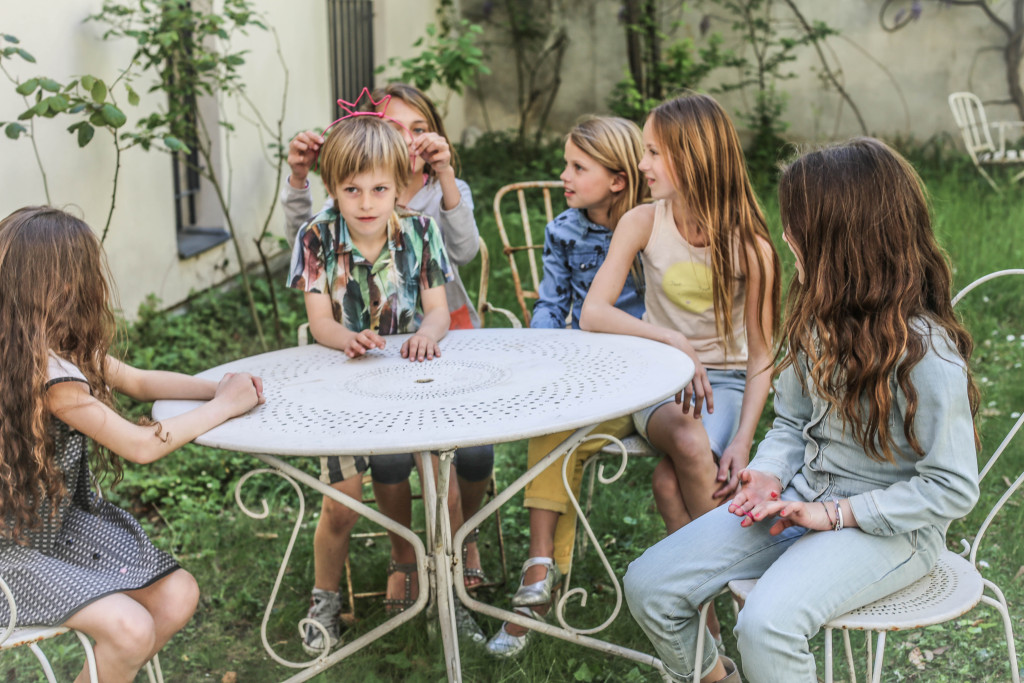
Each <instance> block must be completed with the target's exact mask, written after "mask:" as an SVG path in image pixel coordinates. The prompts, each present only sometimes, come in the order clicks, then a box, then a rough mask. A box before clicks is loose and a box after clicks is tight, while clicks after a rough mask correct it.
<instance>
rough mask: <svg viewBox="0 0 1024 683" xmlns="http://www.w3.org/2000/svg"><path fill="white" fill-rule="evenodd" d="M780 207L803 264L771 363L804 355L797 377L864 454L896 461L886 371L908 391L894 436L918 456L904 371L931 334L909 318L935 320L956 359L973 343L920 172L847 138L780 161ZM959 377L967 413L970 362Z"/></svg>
mask: <svg viewBox="0 0 1024 683" xmlns="http://www.w3.org/2000/svg"><path fill="white" fill-rule="evenodd" d="M779 208H780V211H781V214H782V224H783V226H784V227H785V234H786V239H787V240H789V242H790V244H791V245H792V247H793V249H794V251H795V252H796V253H797V254H799V255H800V261H801V263H802V265H803V270H804V276H803V282H800V281H799V279H798V278H794V281H793V283H792V285H791V286H790V289H789V294H788V297H787V304H786V321H785V323H784V325H783V328H784V333H785V336H786V338H787V346H786V348H785V357H784V358H783V361H782V363H781V364H780V366H779V369H782V368H784V367H786V366H788V365H792V364H794V360H795V359H796V358H797V357H806V358H807V368H808V371H809V378H801V379H802V381H803V382H804V386H805V388H806V387H807V384H806V383H807V380H808V379H809V380H810V382H811V384H812V385H813V389H814V390H815V391H816V392H817V393H818V394H819V395H821V396H822V397H824V398H825V399H826V400H827V401H828V402H829V403H830V404H831V405H832V406H833V407H834V408H835V410H836V411H837V413H838V415H839V416H840V417H841V418H842V420H843V421H844V423H845V424H846V425H847V426H848V427H850V428H851V430H852V434H853V436H854V438H855V439H856V441H857V442H858V443H859V444H860V445H861V446H862V447H863V448H864V450H865V452H866V453H867V455H868V456H869V457H871V458H872V459H874V460H877V461H887V462H895V456H894V445H895V442H894V439H893V435H892V434H891V433H890V425H889V416H890V415H891V414H892V411H893V410H894V408H895V407H896V397H895V387H894V385H893V378H895V381H896V384H897V385H898V386H899V389H900V390H901V391H902V392H903V393H904V395H905V396H906V397H907V409H906V415H905V419H904V421H903V433H904V436H905V437H906V439H907V442H908V443H909V444H910V447H911V448H912V449H913V450H914V452H915V453H916V454H917V455H919V456H921V455H923V454H924V452H923V450H922V449H921V445H920V443H919V442H918V440H917V437H916V435H915V433H914V417H915V415H916V412H917V405H918V402H917V391H916V390H915V388H914V386H913V383H912V382H911V381H910V372H911V370H912V369H913V368H914V366H915V365H916V364H917V363H918V362H919V361H920V360H921V358H923V357H924V355H925V353H926V352H927V350H928V349H927V346H928V344H929V343H930V342H929V335H928V333H927V331H922V330H921V329H920V327H919V324H921V323H923V324H925V325H928V326H937V327H939V328H940V329H942V330H943V331H944V332H945V333H946V334H947V335H948V337H949V339H950V342H951V343H952V344H953V346H954V347H955V348H956V350H957V352H958V353H959V355H960V357H961V358H962V359H963V361H964V364H965V366H966V365H967V361H968V360H969V359H970V356H971V351H972V350H973V346H974V345H973V342H972V341H971V337H970V335H969V334H968V333H967V330H965V329H964V327H963V326H962V325H961V324H960V322H959V321H958V320H957V318H956V316H955V315H954V313H953V306H952V303H951V294H950V291H951V286H952V273H951V271H950V267H949V264H948V262H947V260H946V255H945V253H944V252H943V251H942V249H941V248H940V247H939V245H938V243H937V242H936V241H935V234H934V233H933V231H932V224H931V219H930V217H929V212H928V200H927V196H926V194H925V190H924V185H923V184H922V182H921V178H920V177H919V176H918V175H917V172H916V171H915V170H914V168H913V167H912V166H911V165H910V163H909V162H907V160H906V159H904V158H903V157H901V156H900V155H899V154H898V153H897V152H895V151H893V150H892V149H890V148H889V147H888V146H886V145H885V144H884V143H882V142H879V141H878V140H874V139H872V138H855V139H853V140H850V141H849V142H846V143H844V144H840V145H835V146H832V147H826V148H824V149H820V150H817V151H813V152H810V153H808V154H805V155H804V156H802V157H800V158H798V159H797V160H796V161H794V162H792V163H790V164H789V165H788V166H786V167H784V168H783V170H782V177H781V180H780V182H779ZM912 321H917V323H914V322H912ZM781 352H782V349H781V348H780V353H781ZM837 368H840V369H841V372H837V371H836V369H837ZM967 387H968V389H967V390H968V397H969V400H970V406H971V414H972V415H976V414H977V410H978V402H979V393H978V389H977V386H976V385H975V383H974V380H973V378H972V377H971V375H970V370H969V368H968V375H967ZM865 407H866V414H865ZM975 442H976V444H977V442H978V434H977V430H975ZM978 445H979V446H980V444H978Z"/></svg>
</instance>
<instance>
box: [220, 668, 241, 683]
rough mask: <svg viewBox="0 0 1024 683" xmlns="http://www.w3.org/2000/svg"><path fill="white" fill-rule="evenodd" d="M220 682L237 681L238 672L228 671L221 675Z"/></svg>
mask: <svg viewBox="0 0 1024 683" xmlns="http://www.w3.org/2000/svg"><path fill="white" fill-rule="evenodd" d="M220 683H238V674H237V673H235V672H234V671H228V672H227V673H226V674H224V675H223V676H221V678H220Z"/></svg>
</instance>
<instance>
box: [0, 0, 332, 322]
mask: <svg viewBox="0 0 1024 683" xmlns="http://www.w3.org/2000/svg"><path fill="white" fill-rule="evenodd" d="M257 4H258V5H259V6H260V8H261V9H262V10H263V11H265V13H266V15H267V17H268V20H269V23H270V24H271V25H273V26H276V27H277V29H278V33H279V36H280V41H281V51H282V53H283V55H284V58H285V60H286V62H287V64H288V69H289V79H290V82H289V84H288V100H287V113H286V115H285V119H284V125H283V129H284V132H285V136H286V137H290V136H291V135H292V134H294V133H295V132H296V131H298V130H301V129H303V128H305V127H309V126H314V125H323V124H322V123H320V122H326V121H328V120H329V119H328V118H327V117H328V116H329V115H330V113H331V111H332V109H331V106H330V96H329V86H328V83H329V74H328V61H327V30H326V28H325V26H324V25H325V19H326V10H325V6H324V3H322V2H279V1H277V0H273V1H272V0H265V1H263V2H258V3H257ZM100 6H101V2H100V0H50V1H49V2H48V3H47V10H46V16H47V17H49V18H48V20H47V21H42V20H41V18H42V17H41V15H40V11H39V10H38V9H37V5H36V3H30V2H18V3H6V4H5V6H4V27H3V30H4V31H5V32H6V33H10V34H13V35H15V36H17V37H18V38H20V40H21V45H22V46H23V47H24V48H25V49H26V50H28V51H29V52H31V53H32V54H33V55H34V56H35V57H36V59H37V63H36V64H26V63H22V62H20V61H8V62H5V65H6V66H7V67H8V69H9V70H11V71H12V73H13V74H14V75H16V76H17V77H20V78H21V79H22V80H24V79H26V78H29V77H32V76H36V75H41V74H45V75H50V76H52V77H54V78H56V79H58V80H61V81H67V80H70V78H71V77H72V76H73V75H79V74H85V73H89V74H93V75H95V76H98V77H100V78H103V79H104V80H105V81H107V82H108V83H109V82H112V81H113V80H114V78H116V76H117V73H118V70H119V68H121V66H122V65H124V64H126V63H127V61H128V58H129V57H130V54H131V47H132V46H131V45H130V44H129V43H128V42H127V41H107V42H104V41H103V40H102V39H101V37H100V34H101V31H102V27H101V25H100V24H97V23H92V22H90V23H86V24H83V23H82V20H83V19H84V18H85V17H86V16H87V15H88V14H90V13H93V12H97V11H98V10H99V9H100ZM234 45H235V47H236V48H243V49H249V50H250V52H249V54H248V55H247V56H246V60H247V62H246V64H245V66H244V67H243V69H242V71H243V75H244V78H245V80H246V82H247V83H248V84H249V95H250V97H251V98H252V100H253V101H254V102H255V103H256V105H257V106H258V107H259V108H260V109H261V110H262V111H263V112H264V115H265V117H266V118H267V120H268V121H269V122H270V123H271V124H272V125H276V121H277V119H278V117H279V116H280V111H281V101H282V98H283V94H284V72H283V71H282V69H281V66H280V65H279V63H278V60H277V55H276V52H275V49H274V42H273V39H272V38H271V36H270V35H269V34H267V33H263V32H260V31H253V32H252V34H251V35H250V37H249V38H247V39H245V38H243V39H242V40H239V41H237V42H236V43H235V44H234ZM135 87H136V89H137V90H139V91H140V92H144V91H145V90H146V89H147V88H148V84H147V83H144V82H139V83H136V84H135ZM115 92H116V93H117V97H118V101H119V103H122V105H123V106H122V108H123V109H124V111H125V112H126V114H127V115H128V117H129V124H128V127H133V122H134V121H135V120H137V119H138V118H140V117H141V116H143V115H145V113H147V112H148V111H151V110H152V109H154V108H156V107H159V106H160V105H161V98H160V97H158V96H153V95H145V94H143V100H142V103H141V104H140V106H138V107H131V106H128V105H127V98H126V97H125V95H124V91H123V90H117V91H115ZM25 108H26V107H25V104H24V102H22V100H21V98H20V97H19V96H17V95H16V94H15V93H14V91H13V86H12V85H7V84H6V82H2V84H0V120H4V121H9V120H12V119H14V118H15V117H16V116H17V115H18V114H19V113H20V112H21V111H23V110H24V109H25ZM227 111H228V115H229V116H230V118H231V119H232V120H234V121H235V123H236V125H237V130H236V132H235V133H233V134H231V136H230V139H228V140H226V141H225V142H226V143H227V144H225V145H224V146H223V151H224V154H225V155H227V156H225V157H224V158H222V160H221V163H222V169H224V170H227V169H228V168H230V181H229V185H230V191H231V198H232V214H233V216H234V220H235V225H236V227H237V228H238V230H239V232H240V233H241V234H242V237H243V239H242V242H243V244H244V245H245V258H246V260H248V261H252V260H255V258H256V253H255V249H254V248H253V247H252V246H251V244H252V239H251V238H252V237H253V236H255V235H257V234H258V233H259V230H260V228H261V227H262V225H263V220H264V218H265V216H266V212H267V211H268V209H269V208H270V207H271V205H272V204H274V203H275V195H276V188H275V185H274V169H273V168H272V167H271V166H270V164H269V163H268V162H267V161H266V154H267V152H266V144H267V143H268V142H269V140H268V139H267V138H266V137H265V136H261V135H260V134H259V133H258V131H257V130H256V129H255V128H254V127H253V126H252V125H250V124H248V123H246V122H245V121H243V120H240V119H239V117H238V114H237V111H236V109H235V108H234V106H233V105H232V106H231V107H230V108H228V109H227ZM70 123H71V120H70V119H61V118H56V119H52V120H44V121H40V122H38V123H37V124H36V140H37V144H38V145H39V148H40V156H41V157H42V160H43V165H44V167H45V169H46V171H47V176H48V180H49V186H50V195H51V201H52V203H53V204H54V205H56V206H59V207H66V208H68V209H69V210H71V211H74V212H76V213H77V214H79V215H81V216H82V217H84V218H85V220H86V221H87V222H89V224H90V225H91V226H92V227H93V229H94V230H96V231H97V232H99V231H101V230H102V228H103V223H104V221H105V220H106V215H107V208H108V206H109V199H110V192H111V188H112V177H113V172H114V150H113V146H112V144H111V142H110V136H109V135H108V134H107V133H106V132H104V131H97V133H96V137H95V138H94V139H93V141H92V142H91V143H90V144H89V146H88V147H86V148H84V149H79V148H78V146H77V144H76V142H75V139H74V137H73V136H72V135H69V134H68V133H67V132H65V128H66V127H67V126H68V125H69V124H70ZM0 155H2V157H0V158H2V159H3V161H2V163H0V183H2V187H3V188H4V191H3V192H2V193H0V215H7V213H9V212H10V211H12V210H14V209H16V208H17V207H19V206H23V205H26V204H41V203H45V202H46V196H45V194H44V191H43V184H42V181H41V178H40V174H39V171H38V169H37V167H36V163H35V160H34V157H33V154H32V149H31V145H30V143H29V141H28V140H26V139H24V138H22V139H21V140H18V141H16V142H15V141H11V140H8V139H6V138H2V139H0ZM121 162H122V167H121V173H120V179H119V186H118V192H117V208H116V210H115V212H114V218H113V222H112V224H111V226H110V231H109V236H108V237H107V240H106V243H105V247H106V251H107V254H108V260H109V263H110V267H111V270H112V272H113V275H114V279H115V281H116V286H117V290H118V292H119V295H120V302H121V306H122V309H123V311H124V312H125V314H126V315H127V316H128V317H132V316H133V315H134V313H135V311H136V310H137V309H138V305H139V304H140V303H141V302H142V301H143V300H144V299H145V297H146V295H147V294H150V293H152V294H155V295H156V296H158V297H160V299H161V300H162V301H163V302H164V305H172V304H174V303H177V302H179V301H181V300H183V299H185V298H186V297H187V296H188V295H189V293H190V292H192V291H194V290H201V289H204V288H207V287H209V286H211V285H213V284H216V283H218V282H221V281H223V280H224V279H225V278H226V277H228V276H229V275H231V274H234V273H236V272H237V263H236V259H235V256H234V252H233V250H232V249H231V247H230V246H229V244H224V245H221V246H218V247H216V248H214V249H212V250H210V251H208V252H205V253H203V254H201V255H199V256H196V257H194V258H190V259H185V260H182V259H179V258H178V255H177V248H176V240H175V223H174V205H173V197H172V192H173V182H172V177H171V162H170V158H169V157H168V156H167V155H166V154H163V153H160V152H156V151H151V152H148V153H147V152H143V151H141V150H140V149H131V150H129V151H127V152H126V153H124V154H123V155H122V159H121ZM275 211H276V214H275V216H274V218H273V222H272V224H271V225H272V228H273V229H274V230H275V232H278V233H281V225H280V224H281V223H282V219H281V215H280V211H279V210H278V209H275ZM225 262H226V263H227V266H226V267H225V266H224V264H225Z"/></svg>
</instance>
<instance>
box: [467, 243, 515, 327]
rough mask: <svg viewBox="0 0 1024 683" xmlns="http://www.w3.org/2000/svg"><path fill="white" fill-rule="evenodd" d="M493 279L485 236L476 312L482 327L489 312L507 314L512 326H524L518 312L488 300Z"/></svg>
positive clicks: (481, 249) (481, 253) (481, 252)
mask: <svg viewBox="0 0 1024 683" xmlns="http://www.w3.org/2000/svg"><path fill="white" fill-rule="evenodd" d="M490 281H491V253H490V251H489V250H488V249H487V243H486V242H484V238H483V237H481V238H480V290H479V292H478V293H477V297H476V300H477V305H476V313H477V315H478V316H480V325H481V327H484V326H485V324H484V323H485V321H486V320H487V317H486V316H487V314H488V313H500V314H501V315H503V316H505V319H506V320H508V322H509V324H510V325H511V326H512V327H522V326H523V324H522V323H521V322H519V318H517V317H516V314H515V313H513V312H512V311H510V310H508V309H507V308H499V307H497V306H495V305H494V304H492V303H491V302H490V301H488V300H487V294H488V292H489V290H490Z"/></svg>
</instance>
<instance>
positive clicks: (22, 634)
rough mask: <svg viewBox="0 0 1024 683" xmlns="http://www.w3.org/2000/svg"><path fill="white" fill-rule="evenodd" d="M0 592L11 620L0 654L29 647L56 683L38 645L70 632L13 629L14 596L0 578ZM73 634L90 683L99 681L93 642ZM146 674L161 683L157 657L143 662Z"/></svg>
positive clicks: (0, 643) (44, 628) (56, 628)
mask: <svg viewBox="0 0 1024 683" xmlns="http://www.w3.org/2000/svg"><path fill="white" fill-rule="evenodd" d="M0 592H2V593H3V595H4V598H5V599H6V600H7V607H8V609H9V610H10V614H11V618H10V620H9V621H8V623H7V625H6V626H4V627H3V628H2V629H0V652H3V651H5V650H13V649H15V648H19V647H28V649H29V650H31V651H32V654H34V655H35V656H36V659H37V660H39V665H40V666H41V667H42V669H43V675H45V676H46V680H47V681H49V683H56V681H57V679H56V678H55V677H54V674H53V667H52V666H51V665H50V660H49V659H47V657H46V654H44V653H43V650H42V648H40V647H39V644H40V643H41V642H43V641H44V640H50V639H51V638H56V637H57V636H60V635H63V634H65V633H67V632H68V631H71V630H73V629H69V628H67V627H65V626H23V627H15V626H14V624H15V622H16V621H17V618H18V608H17V605H16V604H15V600H14V595H13V594H12V593H11V589H10V588H9V587H8V586H7V582H6V581H4V580H3V578H0ZM74 633H75V635H76V636H78V640H79V642H80V643H81V644H82V649H83V650H85V661H86V665H87V666H88V669H89V677H90V679H91V680H92V681H98V680H99V676H97V674H96V655H95V653H93V650H92V642H91V641H90V640H89V637H88V636H87V635H85V634H84V633H82V632H81V631H77V630H76V631H74ZM146 674H147V675H148V676H149V682H150V683H163V681H164V675H163V671H161V670H160V659H159V657H158V656H157V655H154V656H153V659H152V660H150V661H149V662H147V663H146Z"/></svg>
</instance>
